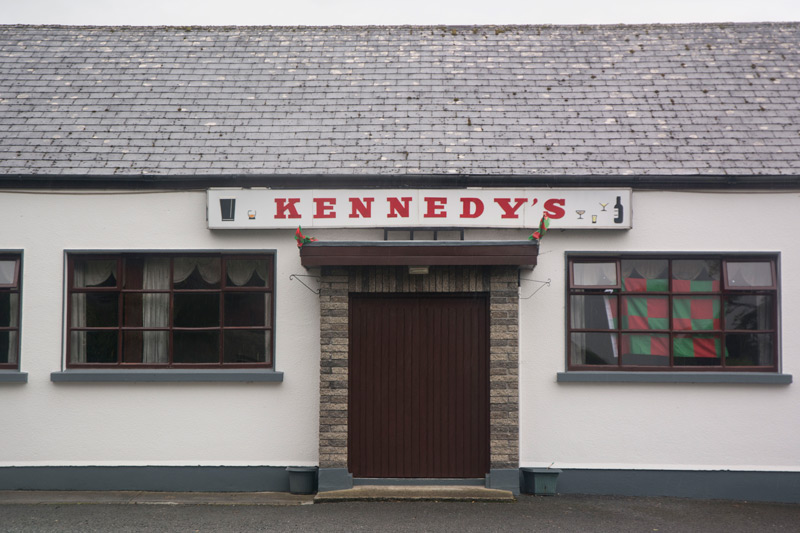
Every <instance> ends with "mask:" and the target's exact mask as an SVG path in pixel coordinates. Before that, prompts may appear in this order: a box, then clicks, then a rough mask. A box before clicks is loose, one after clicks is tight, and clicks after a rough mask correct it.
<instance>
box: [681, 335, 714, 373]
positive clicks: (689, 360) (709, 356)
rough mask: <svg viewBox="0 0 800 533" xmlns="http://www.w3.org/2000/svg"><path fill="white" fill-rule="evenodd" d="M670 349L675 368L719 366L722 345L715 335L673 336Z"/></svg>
mask: <svg viewBox="0 0 800 533" xmlns="http://www.w3.org/2000/svg"><path fill="white" fill-rule="evenodd" d="M672 349H673V356H674V360H675V366H708V365H712V366H716V365H720V364H721V363H720V355H721V353H722V343H721V342H720V339H719V336H717V335H675V338H674V339H673V343H672Z"/></svg>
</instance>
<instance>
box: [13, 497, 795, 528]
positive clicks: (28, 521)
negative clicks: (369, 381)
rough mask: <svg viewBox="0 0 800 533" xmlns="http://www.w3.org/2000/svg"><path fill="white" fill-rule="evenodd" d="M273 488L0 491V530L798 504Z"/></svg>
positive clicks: (689, 520)
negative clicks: (441, 498)
mask: <svg viewBox="0 0 800 533" xmlns="http://www.w3.org/2000/svg"><path fill="white" fill-rule="evenodd" d="M312 502H313V497H310V496H292V495H286V494H279V493H255V494H252V493H243V494H242V493H227V494H225V493H112V494H110V493H86V492H84V493H37V492H35V491H17V492H3V493H0V531H4V532H23V531H24V532H29V531H30V532H37V533H38V532H44V533H47V532H64V531H76V532H77V531H80V532H100V531H102V532H107V531H115V532H129V531H130V532H133V531H181V532H183V531H186V532H192V533H195V532H196V533H200V532H215V531H226V532H228V531H241V532H249V531H281V532H294V531H381V532H384V531H385V532H400V531H403V532H405V531H457V532H471V531H481V532H483V531H500V532H502V531H514V532H519V531H533V532H536V531H557V532H560V531H569V532H572V531H581V532H584V531H592V532H595V531H596V532H605V531H608V532H654V531H657V532H660V533H664V532H726V533H736V532H764V531H787V532H789V531H791V532H797V531H800V505H797V504H777V503H763V502H744V501H723V500H689V499H680V498H635V497H616V496H580V495H559V496H555V497H543V496H528V495H521V496H519V497H518V499H517V501H516V502H513V503H487V502H477V501H476V502H437V501H413V502H409V501H400V502H340V503H316V504H312Z"/></svg>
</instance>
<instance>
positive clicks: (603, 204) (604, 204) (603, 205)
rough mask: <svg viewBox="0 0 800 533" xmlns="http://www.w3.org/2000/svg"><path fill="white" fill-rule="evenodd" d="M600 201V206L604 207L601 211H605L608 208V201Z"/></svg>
mask: <svg viewBox="0 0 800 533" xmlns="http://www.w3.org/2000/svg"><path fill="white" fill-rule="evenodd" d="M598 203H599V204H600V207H602V208H603V209H602V210H601V211H605V210H606V206H607V205H608V202H606V203H603V202H598Z"/></svg>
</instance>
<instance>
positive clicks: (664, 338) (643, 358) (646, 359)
mask: <svg viewBox="0 0 800 533" xmlns="http://www.w3.org/2000/svg"><path fill="white" fill-rule="evenodd" d="M622 364H623V365H644V366H669V335H664V334H661V333H656V334H652V335H642V334H631V335H629V334H623V335H622Z"/></svg>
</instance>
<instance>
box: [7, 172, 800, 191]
mask: <svg viewBox="0 0 800 533" xmlns="http://www.w3.org/2000/svg"><path fill="white" fill-rule="evenodd" d="M209 187H244V188H249V187H268V188H275V189H311V188H314V189H341V188H359V189H390V188H391V189H420V188H422V189H424V188H432V189H433V188H436V189H447V188H452V189H463V188H467V187H541V188H551V187H553V188H570V187H611V188H632V189H635V190H648V189H649V190H686V189H711V190H715V189H716V190H719V189H752V190H755V189H759V190H795V189H800V175H752V174H748V175H713V174H711V175H705V174H703V175H697V174H695V175H646V176H618V175H602V176H598V175H574V176H573V175H566V176H565V175H529V176H520V175H509V174H488V175H487V174H203V175H197V174H180V175H163V174H160V175H159V174H4V175H0V189H127V190H130V189H133V190H138V189H142V190H153V189H182V190H189V189H198V190H204V189H208V188H209Z"/></svg>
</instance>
